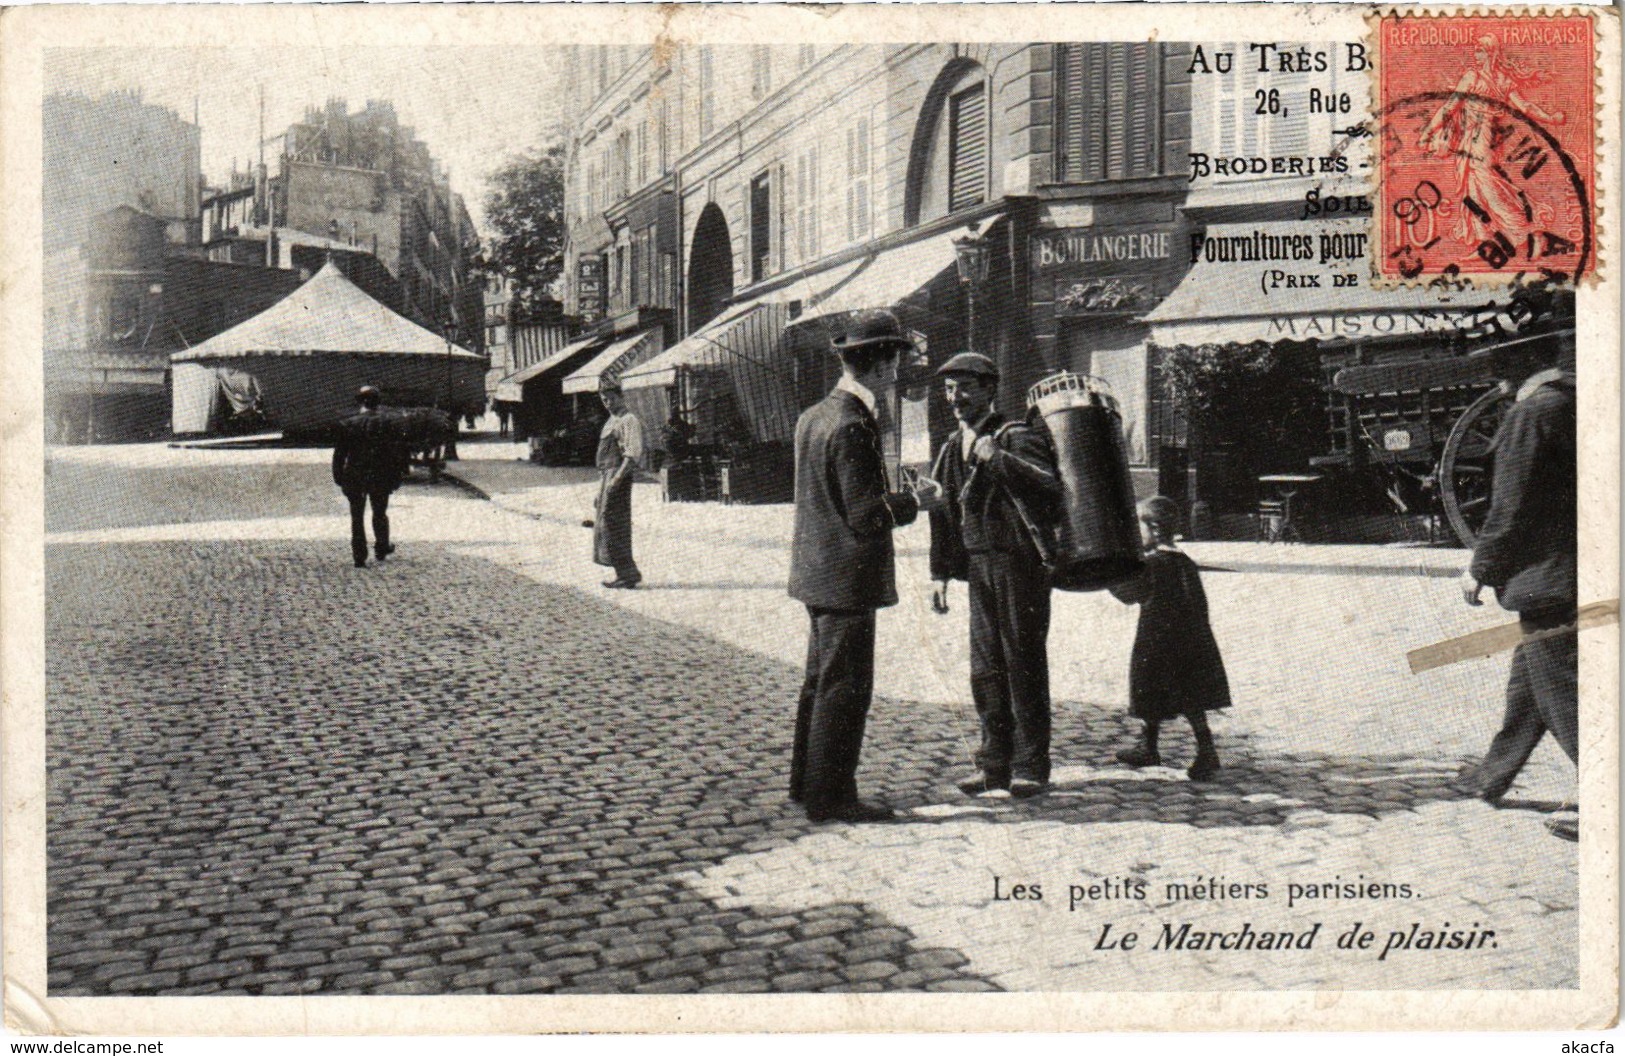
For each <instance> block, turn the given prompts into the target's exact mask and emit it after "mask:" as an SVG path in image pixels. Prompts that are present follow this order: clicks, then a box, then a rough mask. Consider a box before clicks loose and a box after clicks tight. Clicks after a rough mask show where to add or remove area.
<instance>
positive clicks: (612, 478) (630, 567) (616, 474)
mask: <svg viewBox="0 0 1625 1056" xmlns="http://www.w3.org/2000/svg"><path fill="white" fill-rule="evenodd" d="M598 397H599V399H601V400H603V401H604V409H605V410H607V411H608V412H609V420H608V421H606V422H605V423H604V427H603V429H602V430H601V431H600V432H599V434H598V457H597V460H596V461H597V465H598V472H599V474H600V477H599V486H598V501H597V502H596V503H595V504H594V514H595V516H594V518H593V530H592V559H593V561H594V562H595V563H597V564H600V565H607V566H608V567H610V568H613V569H614V570H615V578H614V579H611V580H607V581H606V582H605V583H604V586H606V587H608V588H610V589H611V590H631V589H632V588H634V587H636V586H637V585H638V584H639V583H642V582H643V573H642V572H640V571H638V563H637V562H636V561H634V560H633V559H632V474H633V473H634V472H635V471H636V470H637V465H638V459H640V458H642V457H643V423H642V422H641V421H639V420H638V416H637V415H635V414H633V413H631V412H630V411H628V410H627V409H626V399H625V397H623V396H622V395H621V386H620V383H619V382H617V381H615V380H613V379H610V378H606V379H605V380H604V381H603V382H602V384H600V386H599V388H598Z"/></svg>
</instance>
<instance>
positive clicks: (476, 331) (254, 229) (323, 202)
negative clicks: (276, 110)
mask: <svg viewBox="0 0 1625 1056" xmlns="http://www.w3.org/2000/svg"><path fill="white" fill-rule="evenodd" d="M280 138H281V140H282V150H281V151H280V153H279V154H278V157H277V160H276V171H275V172H274V173H273V172H267V171H260V170H259V169H257V170H256V171H255V172H254V173H253V174H250V175H248V176H242V177H238V178H236V179H235V180H234V186H233V187H232V188H231V189H230V190H228V191H227V192H226V193H224V194H222V195H217V196H215V197H214V198H213V199H212V200H211V203H210V205H211V210H210V214H209V218H208V222H207V225H206V231H205V236H204V241H205V242H206V243H207V244H208V245H209V246H210V247H211V255H215V254H216V253H218V254H220V255H223V256H225V257H226V258H228V259H234V260H235V259H239V257H240V255H242V254H249V255H252V254H253V253H254V252H255V250H254V248H252V247H253V246H257V247H258V250H259V252H260V253H261V254H262V255H263V257H262V259H265V260H267V261H268V262H270V263H271V264H272V266H276V267H290V266H293V261H294V260H295V256H296V253H295V250H294V249H293V248H292V247H296V246H304V247H308V248H312V249H317V250H321V251H323V253H324V254H325V253H326V252H328V251H334V252H337V253H340V254H342V253H365V254H368V255H370V256H372V257H374V258H376V259H377V261H378V262H379V263H381V264H382V265H383V266H384V267H385V268H386V269H388V271H389V273H390V275H391V276H393V278H394V280H395V282H396V283H397V284H398V290H396V291H394V292H393V295H389V296H380V299H381V300H383V301H384V303H386V304H389V305H390V306H391V307H393V308H395V309H396V310H397V311H399V312H400V313H401V314H402V315H405V316H407V317H408V318H410V319H412V320H414V321H416V322H418V323H419V324H421V325H423V326H427V327H429V328H430V329H432V330H434V331H435V332H436V333H440V334H442V335H447V336H450V337H451V338H452V340H453V341H455V342H456V343H458V344H460V345H463V346H464V347H467V348H473V349H476V350H478V349H479V348H480V347H481V343H482V341H483V337H484V334H483V330H484V303H483V297H484V295H483V292H482V288H481V284H480V282H479V280H478V279H476V278H473V277H471V276H470V274H469V267H470V265H471V262H472V259H473V257H474V255H475V253H476V251H477V250H478V248H479V239H478V236H477V234H476V233H475V230H474V223H473V220H472V218H471V217H470V216H469V214H468V209H467V207H466V206H465V205H464V202H463V199H462V196H461V195H458V194H455V193H453V191H452V190H451V184H450V177H449V174H448V173H447V172H446V170H445V168H444V166H442V165H440V164H439V163H438V162H436V161H435V159H434V158H433V157H432V156H431V155H430V153H429V148H428V147H427V146H426V145H425V144H424V143H423V142H422V141H421V140H419V139H418V138H417V136H416V134H415V133H414V132H413V130H412V129H411V128H409V127H405V126H403V125H402V124H401V123H400V120H399V118H398V117H397V116H396V114H395V109H394V107H393V106H391V105H390V104H389V103H387V102H380V101H378V100H369V101H368V102H367V105H366V107H365V108H364V109H362V110H360V111H359V112H356V113H351V112H350V111H349V108H348V106H347V104H346V103H345V102H344V100H342V99H332V100H329V101H328V102H327V104H326V106H324V107H322V108H319V109H318V108H315V107H311V108H309V109H308V110H307V111H306V113H305V116H304V119H303V120H301V121H299V122H297V123H295V124H293V125H290V126H288V129H287V131H286V132H284V133H282V135H281V136H280ZM239 185H240V186H239ZM243 243H249V244H251V245H250V246H247V247H245V246H244V245H243ZM351 277H352V279H355V278H356V277H355V276H354V275H352V276H351ZM357 281H358V284H360V285H362V286H363V288H367V286H366V284H365V283H361V282H359V280H357ZM368 292H369V293H373V294H374V295H375V296H379V294H380V292H382V291H379V290H376V289H369V290H368Z"/></svg>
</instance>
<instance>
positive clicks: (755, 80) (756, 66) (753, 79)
mask: <svg viewBox="0 0 1625 1056" xmlns="http://www.w3.org/2000/svg"><path fill="white" fill-rule="evenodd" d="M772 91H773V52H772V51H771V50H770V49H769V48H768V46H767V45H766V44H753V45H751V49H750V94H751V96H752V98H755V99H760V98H762V97H763V96H765V95H770V94H772Z"/></svg>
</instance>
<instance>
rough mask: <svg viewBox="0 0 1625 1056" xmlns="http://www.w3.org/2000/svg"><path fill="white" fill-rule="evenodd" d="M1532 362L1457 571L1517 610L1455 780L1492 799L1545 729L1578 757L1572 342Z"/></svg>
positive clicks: (1561, 825)
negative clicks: (1468, 559)
mask: <svg viewBox="0 0 1625 1056" xmlns="http://www.w3.org/2000/svg"><path fill="white" fill-rule="evenodd" d="M1555 347H1556V349H1557V354H1558V360H1559V361H1558V362H1556V363H1554V362H1551V361H1549V360H1548V361H1547V362H1545V363H1542V364H1540V365H1541V366H1543V367H1544V368H1545V369H1542V370H1538V371H1536V372H1535V373H1534V374H1532V375H1531V376H1530V377H1529V378H1528V379H1527V380H1525V381H1524V383H1523V384H1522V385H1521V386H1520V387H1519V389H1518V391H1517V394H1516V395H1515V397H1514V399H1513V402H1512V407H1511V409H1510V410H1509V411H1507V414H1506V418H1505V419H1504V420H1503V421H1502V422H1501V427H1500V429H1499V430H1498V431H1497V432H1496V434H1495V440H1494V441H1493V443H1492V445H1491V446H1492V450H1493V451H1494V452H1495V475H1494V480H1493V482H1492V486H1491V489H1490V511H1489V514H1488V515H1487V516H1486V518H1485V520H1484V526H1483V527H1482V528H1481V529H1479V533H1478V541H1477V542H1476V543H1475V544H1474V546H1473V560H1472V563H1471V564H1470V565H1469V566H1468V568H1467V570H1466V571H1465V572H1464V573H1463V574H1462V584H1461V585H1462V594H1463V596H1464V597H1465V599H1466V601H1467V604H1469V605H1482V604H1483V602H1482V601H1481V600H1480V599H1479V592H1480V591H1481V590H1482V588H1483V587H1493V588H1494V589H1495V594H1496V599H1497V600H1498V601H1499V602H1500V603H1501V607H1502V608H1504V609H1509V610H1511V611H1513V612H1516V613H1517V614H1518V620H1519V623H1520V624H1521V625H1522V627H1523V632H1524V640H1523V643H1522V644H1520V645H1519V646H1518V647H1517V649H1516V650H1515V651H1514V652H1513V654H1512V673H1511V676H1510V678H1509V679H1508V680H1507V692H1506V713H1505V717H1504V718H1503V719H1502V723H1501V729H1500V732H1498V733H1497V734H1496V735H1495V738H1494V740H1492V741H1491V742H1490V748H1489V752H1488V753H1487V754H1486V755H1485V756H1484V759H1483V761H1482V762H1480V763H1479V764H1478V765H1477V766H1476V767H1473V768H1471V769H1470V770H1468V771H1467V772H1465V773H1463V774H1462V775H1461V776H1459V777H1458V778H1457V779H1456V782H1455V784H1456V787H1457V788H1458V789H1459V790H1460V791H1462V792H1465V793H1468V794H1470V795H1476V796H1478V797H1479V798H1480V799H1483V800H1484V801H1486V802H1488V803H1491V804H1496V803H1499V802H1500V801H1501V798H1502V797H1503V796H1505V795H1506V792H1507V790H1508V789H1509V788H1511V787H1512V782H1513V780H1514V779H1516V778H1517V776H1518V771H1520V770H1521V769H1523V764H1524V763H1526V762H1527V761H1528V760H1529V756H1530V755H1531V754H1532V753H1533V752H1534V750H1535V746H1536V745H1537V744H1539V743H1540V739H1541V738H1542V737H1544V736H1545V735H1546V733H1547V732H1550V733H1551V734H1552V736H1553V737H1555V738H1557V743H1558V744H1559V745H1560V746H1561V747H1562V749H1563V751H1564V753H1565V754H1566V755H1568V757H1569V758H1570V759H1572V760H1573V761H1574V762H1575V763H1578V762H1579V761H1580V672H1579V663H1580V643H1579V638H1578V636H1577V629H1576V618H1577V616H1578V607H1579V596H1580V595H1579V580H1578V554H1579V537H1578V534H1577V531H1576V526H1577V521H1576V515H1577V509H1578V501H1579V499H1578V495H1579V493H1578V489H1577V480H1576V463H1575V451H1576V446H1575V421H1576V419H1575V383H1574V374H1573V372H1572V369H1564V368H1565V367H1568V368H1572V367H1573V361H1572V359H1567V360H1566V361H1565V360H1564V353H1568V354H1569V355H1572V345H1568V346H1564V345H1561V344H1557V345H1556V346H1555ZM1547 828H1549V829H1550V830H1551V832H1552V834H1553V835H1555V836H1558V837H1561V838H1563V839H1567V840H1578V839H1579V823H1578V822H1577V821H1575V820H1574V819H1572V818H1568V817H1556V818H1553V819H1551V820H1550V821H1549V822H1547Z"/></svg>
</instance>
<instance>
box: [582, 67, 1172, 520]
mask: <svg viewBox="0 0 1625 1056" xmlns="http://www.w3.org/2000/svg"><path fill="white" fill-rule="evenodd" d="M1189 65H1190V48H1189V45H1186V44H1180V43H1164V42H1154V43H1145V42H1128V43H999V44H868V45H865V44H849V45H839V46H826V45H813V44H805V45H795V44H789V45H776V44H775V45H715V46H689V47H682V48H677V49H670V50H666V51H663V52H661V53H660V54H658V55H657V54H656V53H655V52H654V51H652V50H651V49H649V48H640V47H586V46H584V47H578V48H576V49H574V51H573V65H572V67H571V76H570V83H571V84H572V85H574V86H575V89H576V97H575V98H574V99H572V100H571V107H570V112H571V113H572V114H574V115H576V120H575V124H574V126H573V129H572V132H571V141H570V144H569V155H568V161H567V176H566V212H567V223H568V229H569V235H568V244H567V248H566V271H565V278H566V283H567V291H566V295H565V301H566V310H568V311H572V312H575V313H577V314H579V315H580V316H581V317H582V318H583V319H584V320H586V319H591V318H593V317H595V316H599V317H603V318H606V319H608V320H610V322H609V324H608V325H610V326H611V327H613V328H614V330H616V331H617V332H620V331H622V330H626V329H630V328H631V327H633V326H638V325H643V324H644V320H643V319H639V318H637V316H638V314H639V313H642V314H643V315H645V316H648V315H649V313H650V312H651V311H655V312H659V311H664V312H667V313H669V314H670V315H671V316H672V319H671V322H670V328H671V329H673V330H675V331H676V333H675V334H674V335H672V336H675V337H677V338H680V339H682V344H681V345H680V346H678V347H674V348H671V349H669V350H668V351H666V352H663V353H661V354H660V355H659V356H658V357H656V358H655V359H652V360H650V362H649V365H648V367H646V368H645V367H640V366H633V367H631V368H630V370H629V371H626V372H623V374H622V381H623V385H624V386H625V387H626V389H627V394H628V400H629V402H630V403H632V404H633V406H634V408H636V409H639V410H640V413H642V414H643V415H644V417H645V418H646V419H652V420H658V421H664V420H665V419H666V417H667V415H668V414H671V413H678V414H681V415H682V416H683V417H684V418H685V419H686V420H687V421H689V422H690V424H692V425H693V426H694V427H695V429H696V431H697V436H698V439H699V441H700V443H702V444H716V445H722V446H723V447H725V448H727V449H729V450H730V452H731V454H732V458H733V465H734V473H733V477H734V480H735V484H736V487H737V484H738V481H739V480H740V479H741V478H744V477H748V476H750V475H751V474H750V472H749V471H748V470H746V469H745V468H742V467H744V466H745V465H746V463H747V462H748V461H750V460H752V459H754V460H756V461H758V462H760V463H761V464H762V466H763V469H762V470H761V474H760V475H761V476H763V477H764V478H765V479H777V478H778V477H782V476H783V474H784V472H786V471H787V467H788V464H789V463H788V457H789V456H788V447H789V441H790V434H791V431H792V429H793V426H794V422H795V417H796V414H797V413H798V412H799V410H800V409H801V408H802V407H805V406H808V405H809V404H810V403H812V402H813V401H815V400H816V399H818V398H819V397H820V396H822V394H823V393H824V392H825V391H827V389H828V387H829V385H830V384H831V383H832V382H833V379H834V375H835V371H836V367H835V365H834V360H833V357H831V356H830V355H829V354H828V341H829V338H830V336H831V335H832V334H834V333H837V332H839V330H840V329H841V328H843V327H844V325H845V320H846V319H847V318H849V317H850V313H851V312H853V311H855V310H858V309H863V308H882V307H884V308H891V309H893V310H895V311H897V312H898V314H899V315H900V316H901V317H902V319H903V321H904V323H905V325H907V326H908V327H909V328H910V329H912V330H914V331H915V332H916V334H917V335H918V337H919V339H920V340H919V343H920V345H921V347H922V349H923V350H924V353H925V360H926V361H925V362H923V363H919V364H913V365H911V373H910V374H909V375H908V376H907V377H906V378H905V381H904V384H903V385H901V386H900V387H899V395H898V398H897V399H896V401H895V402H894V403H893V404H892V406H890V407H888V408H887V409H886V418H887V421H888V425H889V428H888V433H889V437H890V439H889V448H890V455H891V458H892V460H893V461H894V464H896V463H919V462H922V461H925V460H926V459H928V458H929V452H930V450H931V449H932V446H933V445H932V441H933V439H937V438H940V437H941V436H942V435H943V434H945V433H946V431H947V430H948V429H949V428H950V427H951V421H950V420H949V417H948V415H947V414H946V412H945V411H944V409H943V407H942V404H941V401H940V400H934V399H928V398H927V395H928V392H929V380H928V379H929V377H930V374H929V369H930V368H931V367H932V366H934V365H936V364H938V363H940V362H942V361H943V360H945V359H946V358H947V357H948V356H950V355H952V354H953V353H955V352H958V351H961V350H963V349H965V348H967V347H972V348H975V349H976V350H977V351H981V352H984V353H986V354H988V355H990V356H992V357H993V358H994V359H995V360H996V361H997V362H998V363H999V365H1000V368H1001V371H1002V373H1003V376H1004V384H1003V385H1001V387H1000V393H999V399H1000V404H1001V406H1002V408H1003V409H1004V410H1005V411H1006V412H1007V413H1009V412H1016V413H1019V412H1020V411H1021V410H1022V409H1023V396H1024V393H1025V390H1026V388H1027V387H1028V386H1029V385H1030V384H1031V383H1032V382H1034V381H1036V380H1038V379H1039V378H1041V377H1043V376H1045V375H1046V374H1048V373H1050V372H1052V371H1054V370H1058V369H1063V368H1067V369H1073V370H1080V371H1085V372H1090V373H1095V374H1101V375H1104V376H1106V377H1108V378H1109V379H1111V381H1112V384H1113V385H1114V387H1115V388H1116V390H1117V393H1118V396H1119V398H1120V400H1121V401H1122V404H1123V407H1124V411H1125V418H1126V419H1127V425H1128V428H1129V433H1130V436H1129V445H1130V452H1131V457H1132V459H1133V461H1134V462H1135V463H1136V465H1137V466H1138V467H1141V470H1142V472H1141V477H1142V478H1143V479H1144V480H1145V481H1147V483H1146V485H1145V486H1146V487H1148V488H1149V487H1150V486H1152V485H1151V483H1150V481H1151V470H1152V464H1153V460H1154V458H1155V455H1154V452H1153V447H1154V445H1153V444H1152V443H1151V442H1149V437H1148V425H1149V422H1148V418H1149V410H1150V407H1149V404H1150V399H1149V394H1148V380H1149V379H1148V369H1147V330H1148V328H1147V327H1146V326H1145V325H1144V324H1142V323H1141V322H1140V321H1139V317H1140V316H1141V315H1142V314H1143V313H1144V312H1145V311H1147V310H1149V309H1150V308H1152V307H1154V306H1155V304H1156V303H1157V302H1158V300H1160V298H1161V297H1162V296H1163V295H1164V294H1165V293H1166V292H1167V291H1168V290H1169V289H1171V288H1172V287H1173V286H1174V285H1175V284H1176V283H1177V282H1178V280H1179V278H1180V276H1181V274H1182V271H1183V269H1184V267H1185V266H1186V262H1185V260H1184V258H1183V254H1182V253H1181V247H1182V246H1184V245H1185V243H1186V241H1187V233H1188V231H1189V228H1190V220H1189V219H1188V218H1187V216H1186V215H1185V213H1184V212H1183V210H1182V208H1181V207H1182V204H1183V200H1184V197H1185V193H1186V183H1187V180H1188V172H1189V162H1188V155H1189V151H1190V137H1191V114H1190V77H1189ZM972 235H974V236H975V237H974V239H973V240H972V241H973V247H972V248H974V250H975V253H974V257H975V261H974V262H975V263H979V265H980V267H979V268H970V269H969V271H968V273H967V274H966V276H965V277H964V278H962V277H961V274H960V273H959V271H958V270H957V263H958V262H959V254H958V252H957V251H956V246H955V242H956V241H958V240H962V239H965V238H966V237H967V236H972ZM1131 249H1132V251H1131ZM964 263H965V264H967V265H969V264H971V263H973V261H972V260H971V259H966V260H965V261H964ZM978 271H979V274H978V273H977V272H978ZM757 456H760V457H759V458H758V457H757Z"/></svg>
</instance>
